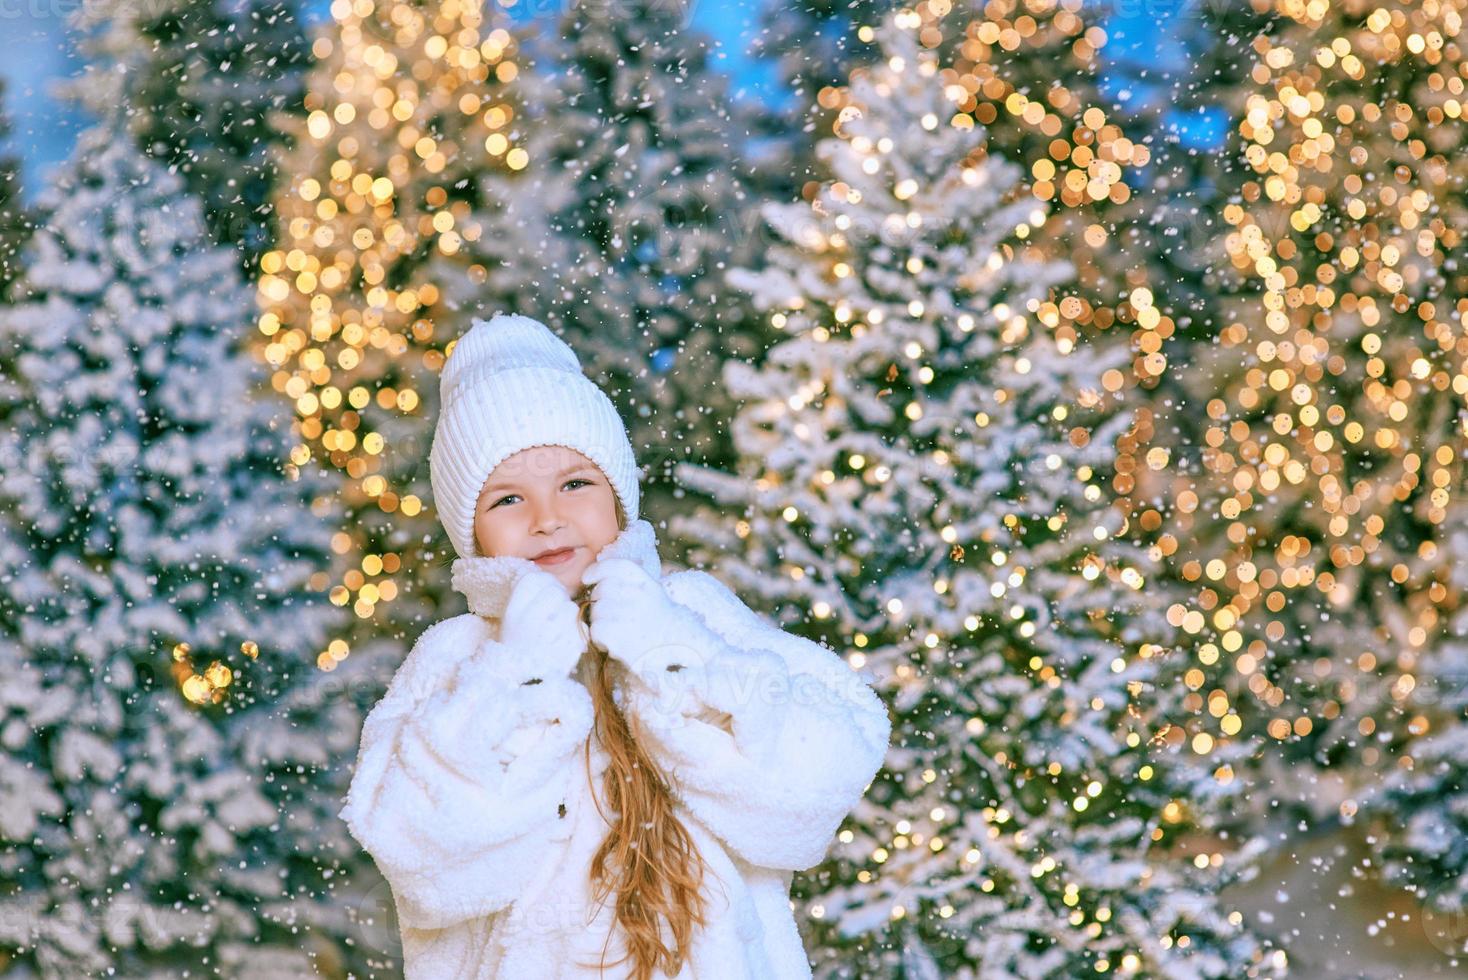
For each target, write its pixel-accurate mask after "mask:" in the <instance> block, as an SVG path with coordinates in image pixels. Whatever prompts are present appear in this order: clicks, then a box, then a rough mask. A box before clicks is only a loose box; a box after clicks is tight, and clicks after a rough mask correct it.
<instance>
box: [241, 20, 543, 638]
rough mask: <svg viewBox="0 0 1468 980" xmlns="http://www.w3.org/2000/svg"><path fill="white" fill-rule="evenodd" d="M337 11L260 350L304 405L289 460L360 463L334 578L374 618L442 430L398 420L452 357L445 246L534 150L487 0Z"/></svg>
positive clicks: (324, 39) (283, 213)
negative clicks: (445, 312)
mask: <svg viewBox="0 0 1468 980" xmlns="http://www.w3.org/2000/svg"><path fill="white" fill-rule="evenodd" d="M331 13H332V17H333V19H334V23H333V28H334V30H333V31H330V32H328V33H326V34H324V35H323V36H321V37H320V38H318V39H317V40H316V42H315V44H314V47H313V53H314V55H315V57H316V60H317V66H316V69H315V72H314V74H313V76H312V79H311V84H310V85H309V94H308V95H307V97H306V110H307V116H306V120H305V125H304V129H303V131H302V132H301V133H300V134H299V135H298V137H297V141H298V144H297V146H296V147H295V148H294V149H293V150H291V151H290V153H289V156H288V158H287V160H286V161H285V162H284V163H283V166H282V170H283V172H284V173H286V174H288V175H289V180H290V182H289V185H288V186H287V187H285V188H284V190H283V191H282V193H281V196H280V197H279V198H278V199H277V201H276V202H275V203H276V212H277V214H278V216H279V222H280V224H279V228H280V235H281V239H280V244H279V246H278V247H277V248H275V249H273V250H271V251H269V252H266V253H265V254H264V256H263V257H262V259H261V263H260V275H259V280H258V299H259V307H260V310H261V313H260V317H259V334H260V336H259V348H258V349H259V353H260V356H261V357H262V358H263V359H264V360H265V361H267V362H268V363H269V364H270V365H271V366H272V367H273V368H274V369H275V371H274V374H273V376H272V383H273V385H274V387H275V389H276V390H277V391H279V392H280V393H282V394H283V395H285V396H286V397H288V398H289V399H290V400H291V402H292V403H293V405H294V407H295V414H296V423H295V426H294V432H295V434H296V435H297V436H298V437H299V440H300V442H299V443H298V444H297V445H296V446H295V448H294V449H293V450H292V451H291V453H290V465H292V466H305V465H306V464H307V463H308V462H310V461H312V460H316V461H318V462H320V463H322V464H323V465H329V466H330V467H332V468H333V469H334V470H338V471H340V472H341V473H342V474H343V475H344V476H345V478H346V479H345V480H344V481H343V486H342V490H341V496H342V499H343V501H344V502H345V503H346V505H347V511H348V524H347V525H346V526H344V527H343V530H342V532H341V533H340V534H338V535H337V536H336V539H335V540H334V541H333V549H334V550H335V551H336V553H337V554H338V555H343V556H349V557H347V559H346V560H345V562H344V564H345V565H346V566H347V567H348V571H347V572H346V573H345V574H344V575H343V576H342V577H341V579H340V581H338V582H336V583H335V584H334V585H332V586H331V588H330V594H331V598H332V601H333V602H336V603H337V604H339V605H351V606H352V608H353V609H354V611H355V612H356V614H357V615H358V616H359V617H362V618H364V619H365V618H368V617H371V616H372V615H373V614H374V611H375V610H376V608H377V606H378V604H379V603H383V602H388V601H391V600H392V599H394V598H395V597H397V596H398V595H399V593H400V591H401V589H400V586H399V584H398V582H397V581H396V580H395V578H394V576H395V575H396V574H397V573H398V572H399V571H400V569H401V568H402V567H403V565H404V561H403V553H402V551H401V549H400V547H398V546H392V545H389V544H388V542H387V540H386V539H387V538H388V534H387V533H386V531H384V530H382V529H383V528H384V527H391V526H393V525H394V523H395V522H398V521H400V520H402V519H411V518H413V517H416V516H417V515H419V514H420V512H421V511H422V510H423V506H424V504H423V500H422V496H421V493H422V490H421V481H422V479H423V473H424V472H425V471H424V469H423V467H422V466H421V463H422V460H423V459H424V458H426V454H427V444H426V436H425V437H423V438H419V439H416V440H414V441H411V442H408V443H404V442H403V437H404V436H405V435H408V434H411V433H414V432H417V431H418V429H420V428H421V426H420V427H414V426H404V425H403V424H402V423H401V421H400V420H402V419H404V418H405V417H412V416H414V415H415V414H416V415H419V416H421V410H422V408H423V397H422V395H421V394H420V392H421V391H422V390H423V388H424V386H425V385H426V384H431V383H432V382H431V381H425V380H424V379H426V378H431V377H432V372H433V371H435V370H436V369H437V368H439V367H441V365H442V361H443V357H444V353H443V351H442V350H441V349H439V348H436V347H435V346H434V342H435V340H437V339H438V338H437V337H436V330H435V322H434V307H435V304H436V303H437V302H438V301H439V299H440V292H439V288H438V286H437V284H436V283H435V282H434V281H433V278H432V276H433V269H432V265H431V262H432V261H433V260H435V259H443V258H447V257H451V256H454V255H456V254H457V253H458V252H459V251H460V249H461V248H462V247H463V245H464V243H465V242H466V241H472V240H474V239H475V238H476V237H477V235H478V229H477V226H476V225H474V223H473V222H471V221H470V220H469V215H470V206H471V205H470V202H469V201H468V200H467V199H466V197H467V195H468V194H469V193H470V191H466V190H465V188H466V187H469V186H470V183H472V182H468V183H466V181H465V180H464V178H466V177H472V175H473V174H475V173H477V172H480V171H482V170H484V169H485V168H487V167H495V166H502V167H505V168H508V169H519V168H522V167H524V166H525V164H526V160H525V159H524V152H523V151H522V150H520V149H518V148H517V147H514V146H512V144H511V139H510V135H509V134H510V131H511V125H510V124H511V121H512V120H513V119H514V117H515V111H514V109H513V108H512V106H511V105H510V104H509V103H508V102H507V101H506V99H505V97H504V95H505V91H506V88H507V86H508V85H509V83H511V82H513V81H514V79H515V78H516V77H517V75H518V67H517V65H516V63H515V61H514V57H513V56H514V46H513V41H512V38H511V35H510V34H509V33H508V32H507V31H506V30H504V29H503V28H498V27H496V28H493V29H490V28H489V27H487V25H486V24H485V22H484V18H483V14H482V11H481V8H480V4H479V3H478V2H477V0H438V2H434V3H428V4H418V3H411V2H406V0H335V2H334V3H333V4H332V6H331ZM395 436H396V437H397V438H396V442H395V441H394V439H395ZM414 481H417V482H414ZM368 514H370V515H373V521H372V522H367V523H373V524H374V527H375V528H376V531H375V532H373V533H374V534H375V537H374V538H370V539H369V538H368V537H367V536H366V532H364V530H363V528H364V521H363V517H364V515H368ZM408 537H409V538H421V535H416V536H415V535H408ZM313 585H318V586H320V587H323V588H324V587H326V586H327V585H328V583H327V582H326V581H325V580H324V578H322V580H321V581H318V582H313Z"/></svg>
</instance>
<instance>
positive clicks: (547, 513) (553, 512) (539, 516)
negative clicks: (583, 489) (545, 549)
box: [530, 500, 564, 535]
mask: <svg viewBox="0 0 1468 980" xmlns="http://www.w3.org/2000/svg"><path fill="white" fill-rule="evenodd" d="M533 508H534V509H533V510H532V512H531V515H530V530H531V532H533V533H535V534H545V535H550V534H554V533H555V532H556V531H558V530H560V529H561V526H562V524H563V523H564V522H563V521H562V520H561V514H560V511H559V510H558V509H557V508H556V505H555V504H554V503H551V502H548V501H544V500H538V501H536V502H535V504H534V505H533Z"/></svg>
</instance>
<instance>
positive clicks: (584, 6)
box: [464, 0, 769, 513]
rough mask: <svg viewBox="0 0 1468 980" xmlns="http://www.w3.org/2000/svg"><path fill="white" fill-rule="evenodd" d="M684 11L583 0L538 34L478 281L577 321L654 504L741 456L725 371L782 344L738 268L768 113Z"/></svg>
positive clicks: (484, 291) (488, 293)
mask: <svg viewBox="0 0 1468 980" xmlns="http://www.w3.org/2000/svg"><path fill="white" fill-rule="evenodd" d="M685 20H686V18H685V17H684V16H683V12H682V9H681V8H680V6H679V5H678V4H669V3H665V2H648V0H630V2H626V3H603V2H598V0H576V2H573V3H571V4H569V5H568V7H567V9H566V11H565V13H564V14H562V15H561V16H560V17H559V18H558V19H557V20H556V21H555V22H554V23H553V24H545V25H543V26H542V32H541V33H540V34H538V35H534V36H532V37H529V38H527V40H526V44H525V49H526V52H527V54H528V55H529V57H530V66H529V69H528V70H527V72H526V74H525V77H524V79H523V88H522V93H521V94H522V98H523V101H524V104H525V107H524V115H523V116H521V117H520V119H519V120H517V123H518V131H519V132H522V133H524V135H525V151H526V153H527V163H526V167H525V170H524V172H523V173H520V174H504V173H493V172H487V173H486V175H485V179H484V180H483V181H482V186H483V188H484V190H483V192H482V193H481V198H482V199H483V200H484V202H485V204H486V210H484V211H483V212H481V213H480V214H479V215H477V216H476V217H477V219H478V222H479V224H480V225H481V226H482V230H481V231H480V233H479V234H478V235H477V236H476V241H475V244H474V247H473V251H474V255H475V259H476V263H477V264H476V265H475V266H474V267H473V268H472V269H471V279H470V281H469V282H468V283H466V284H465V285H466V289H465V291H464V301H465V302H466V303H469V302H472V303H474V304H478V305H480V306H483V307H486V308H502V309H505V310H508V311H512V312H517V313H523V314H526V315H529V316H534V317H536V318H537V319H541V320H543V321H544V322H546V323H547V324H549V325H550V326H551V327H552V328H553V329H556V330H559V331H563V332H564V335H565V336H566V338H567V340H568V341H570V342H571V343H572V344H573V345H574V346H575V347H576V350H577V352H578V354H580V356H581V363H582V364H583V365H584V366H585V368H586V371H587V374H588V375H589V376H591V377H592V378H593V379H595V380H596V381H597V382H598V383H599V384H601V385H602V386H603V387H604V388H605V389H606V390H607V392H608V394H609V395H611V396H612V398H613V399H614V400H615V401H616V402H617V404H618V406H619V408H620V409H621V410H622V415H623V418H625V419H626V420H627V424H628V429H629V435H630V436H631V439H632V444H633V445H634V446H635V447H637V452H638V461H639V463H640V464H641V465H642V466H643V467H644V469H645V471H646V477H645V479H644V493H645V494H646V496H647V498H648V504H647V508H646V509H648V510H649V511H651V512H654V513H657V512H660V511H661V510H662V509H663V505H662V503H661V502H660V501H661V498H662V497H663V496H664V495H666V493H667V492H668V488H669V486H670V474H671V468H672V465H673V464H675V463H676V462H679V461H685V460H709V461H711V462H713V463H715V464H724V463H727V462H728V460H729V459H730V449H729V447H730V439H729V438H728V435H727V419H728V416H729V415H730V414H732V411H733V403H732V402H731V401H730V400H729V399H728V398H727V397H725V395H724V393H723V392H722V391H720V390H719V389H718V387H717V386H710V385H709V384H708V381H709V371H710V370H711V366H713V365H717V364H719V363H721V362H722V361H723V360H726V359H729V358H734V357H750V356H755V355H758V354H759V353H761V352H762V350H763V347H764V346H765V345H766V343H767V342H768V339H769V338H768V337H767V336H764V337H761V336H759V335H757V330H758V326H757V325H758V323H759V322H760V321H759V320H758V319H757V318H755V317H754V315H753V311H752V310H751V308H750V306H749V304H748V301H747V299H746V298H745V297H743V296H742V295H740V294H737V293H732V292H731V291H730V290H729V289H728V288H727V287H726V286H725V285H724V282H723V278H722V277H723V273H724V271H725V270H726V269H728V268H730V267H732V266H734V265H739V264H745V263H747V262H749V261H751V257H752V256H754V255H755V254H757V253H758V250H759V248H760V247H761V245H762V243H761V241H760V238H759V232H760V230H761V229H760V227H759V225H758V222H757V221H755V220H754V218H755V216H754V214H753V212H752V208H751V207H750V203H751V200H752V198H751V196H750V194H749V192H748V187H749V184H750V180H751V177H750V174H749V171H748V164H747V162H746V161H745V159H744V148H745V145H746V143H747V142H748V135H747V134H749V133H750V132H752V131H754V130H756V129H757V128H758V125H759V122H758V121H759V114H758V112H757V111H756V110H755V109H754V108H753V107H751V106H750V105H748V104H746V103H745V102H742V101H740V100H736V99H734V98H733V97H731V95H730V94H729V92H728V83H727V80H726V79H725V78H724V77H723V76H722V75H721V74H720V73H719V72H718V70H717V69H716V67H715V66H714V64H713V62H712V59H711V55H710V50H709V46H710V43H711V42H710V41H709V39H708V38H707V37H706V36H704V35H703V34H702V33H701V32H699V31H697V30H695V29H693V28H691V27H689V26H688V25H687V24H686V23H685ZM766 334H767V331H766Z"/></svg>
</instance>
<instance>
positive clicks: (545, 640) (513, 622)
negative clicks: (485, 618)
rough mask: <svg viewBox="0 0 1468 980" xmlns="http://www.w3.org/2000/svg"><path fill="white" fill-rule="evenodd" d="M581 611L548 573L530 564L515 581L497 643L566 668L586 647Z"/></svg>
mask: <svg viewBox="0 0 1468 980" xmlns="http://www.w3.org/2000/svg"><path fill="white" fill-rule="evenodd" d="M586 641H587V630H586V627H585V625H584V624H583V623H582V621H581V610H580V608H579V607H578V606H577V604H576V603H575V602H574V601H572V599H571V597H570V596H569V595H567V594H566V587H565V586H564V585H562V584H561V582H560V580H559V579H557V578H556V577H555V576H554V575H552V574H551V573H550V572H547V571H545V570H543V569H541V568H537V567H535V566H534V565H531V566H530V567H529V568H528V569H526V570H525V571H524V572H523V573H522V574H521V575H520V577H519V578H518V579H516V581H515V585H514V588H513V589H512V591H511V592H510V598H509V601H508V602H507V603H506V604H505V612H504V618H503V619H502V620H501V622H500V639H499V642H500V643H501V644H503V645H504V646H506V647H510V648H512V649H513V650H514V652H515V654H516V655H521V656H524V655H533V656H535V658H536V660H537V661H541V660H545V661H548V662H550V663H552V664H554V665H555V666H556V667H560V666H565V667H566V669H567V671H569V670H571V669H573V668H574V667H575V666H576V661H577V660H578V659H579V658H580V656H581V653H582V651H583V650H585V649H586Z"/></svg>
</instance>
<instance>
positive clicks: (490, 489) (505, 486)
mask: <svg viewBox="0 0 1468 980" xmlns="http://www.w3.org/2000/svg"><path fill="white" fill-rule="evenodd" d="M589 469H591V466H590V464H587V463H572V464H571V465H570V466H568V467H566V468H565V469H563V470H561V472H559V473H557V474H556V479H557V480H559V479H560V478H561V477H564V476H570V475H571V474H572V473H579V472H581V471H582V470H589ZM517 486H519V484H518V483H516V482H515V481H514V480H500V481H499V482H497V483H491V484H489V485H488V486H486V487H485V488H484V492H485V493H498V492H499V491H501V490H509V489H511V488H512V487H517Z"/></svg>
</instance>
